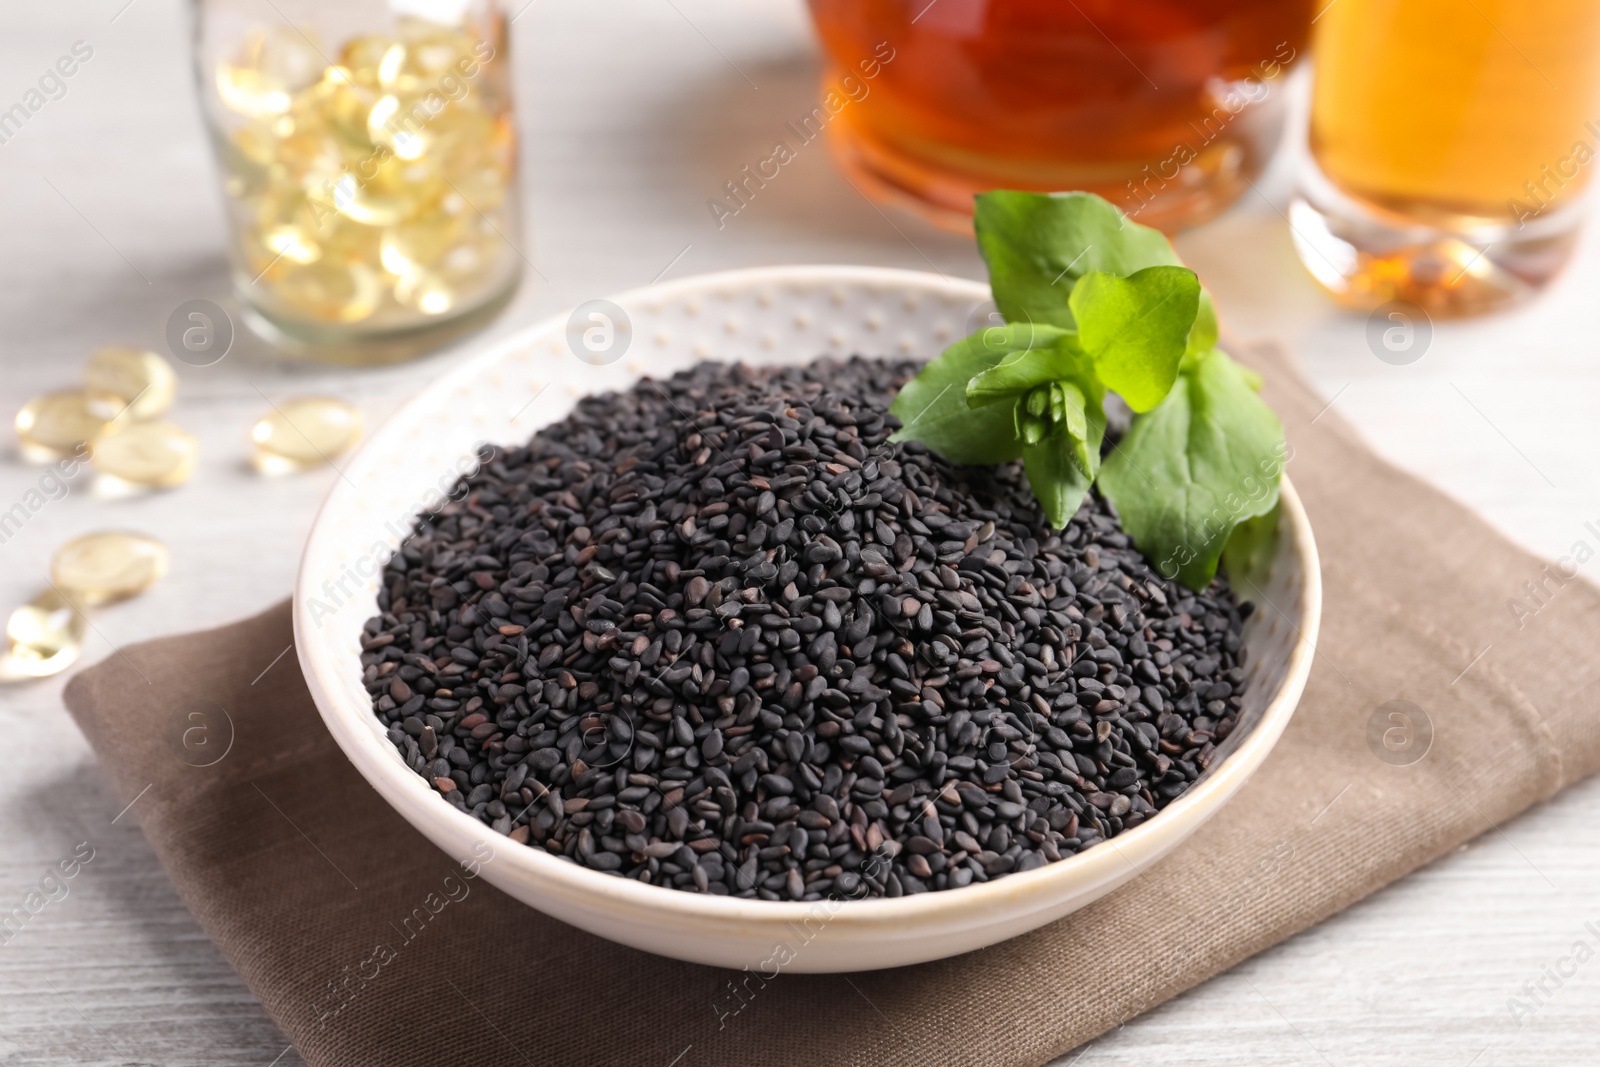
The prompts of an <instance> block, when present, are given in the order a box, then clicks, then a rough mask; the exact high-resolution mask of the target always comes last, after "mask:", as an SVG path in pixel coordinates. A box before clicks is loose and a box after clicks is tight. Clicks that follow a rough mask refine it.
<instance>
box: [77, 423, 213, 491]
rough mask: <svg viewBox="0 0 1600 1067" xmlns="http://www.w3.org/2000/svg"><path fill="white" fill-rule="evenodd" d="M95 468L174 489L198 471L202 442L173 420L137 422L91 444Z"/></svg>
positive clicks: (136, 480) (140, 483) (154, 485)
mask: <svg viewBox="0 0 1600 1067" xmlns="http://www.w3.org/2000/svg"><path fill="white" fill-rule="evenodd" d="M90 448H91V451H90V462H91V463H93V464H94V469H95V470H97V471H99V472H100V473H102V474H109V475H111V476H113V477H115V478H120V479H122V480H123V481H125V482H131V483H133V484H135V485H143V486H150V487H152V488H157V489H170V488H172V487H173V486H178V485H182V484H183V483H184V482H186V481H188V480H189V478H190V476H192V475H193V474H194V469H195V466H196V464H197V463H198V462H199V458H200V442H198V441H196V440H195V439H194V437H193V436H192V435H191V434H189V433H188V432H187V431H186V430H184V429H183V428H181V427H179V426H175V425H173V424H172V423H170V422H135V423H131V424H129V425H127V426H125V427H122V428H120V429H118V430H117V431H116V432H114V433H108V434H102V435H101V436H100V437H97V438H95V440H94V443H93V444H92V445H91V446H90Z"/></svg>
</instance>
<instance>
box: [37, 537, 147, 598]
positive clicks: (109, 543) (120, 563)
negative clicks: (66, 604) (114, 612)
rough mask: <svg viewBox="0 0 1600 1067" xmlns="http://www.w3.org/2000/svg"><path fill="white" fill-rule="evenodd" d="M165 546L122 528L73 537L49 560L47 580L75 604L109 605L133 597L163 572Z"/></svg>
mask: <svg viewBox="0 0 1600 1067" xmlns="http://www.w3.org/2000/svg"><path fill="white" fill-rule="evenodd" d="M167 563H168V555H167V548H166V546H165V545H163V544H162V543H161V542H160V541H157V540H156V539H155V538H153V537H147V536H145V535H144V534H138V533H130V532H126V531H122V530H106V531H103V532H100V533H92V534H85V535H84V536H82V537H76V538H74V539H72V540H71V541H68V542H67V543H66V544H64V545H62V546H61V547H60V548H58V549H56V554H55V555H54V556H53V557H52V558H51V560H50V580H51V581H52V582H54V583H55V584H56V586H57V587H58V588H60V589H62V590H65V591H66V592H67V593H68V594H69V595H71V596H73V597H75V598H76V599H77V600H78V602H79V603H82V604H87V605H91V606H92V605H96V604H109V603H110V602H112V601H113V600H124V599H126V598H128V597H131V596H137V595H138V594H140V593H142V592H144V591H145V590H146V589H148V588H150V586H152V585H154V584H155V582H156V580H157V579H158V578H160V577H161V576H162V575H164V574H166V573H167Z"/></svg>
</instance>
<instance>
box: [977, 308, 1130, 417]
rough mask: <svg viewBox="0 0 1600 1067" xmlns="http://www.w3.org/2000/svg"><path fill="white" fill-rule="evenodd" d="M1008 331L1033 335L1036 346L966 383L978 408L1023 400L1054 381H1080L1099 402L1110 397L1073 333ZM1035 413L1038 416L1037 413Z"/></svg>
mask: <svg viewBox="0 0 1600 1067" xmlns="http://www.w3.org/2000/svg"><path fill="white" fill-rule="evenodd" d="M1005 330H1016V331H1018V338H1021V336H1024V334H1030V336H1032V347H1029V349H1026V350H1019V352H1013V354H1010V355H1006V357H1005V358H1002V360H1000V362H998V363H995V365H994V366H992V368H989V370H987V371H984V373H981V374H976V376H974V378H973V379H971V381H970V382H968V384H966V402H968V403H970V405H971V406H974V408H978V406H982V405H989V403H997V402H1000V400H1006V398H1013V397H1016V398H1021V397H1024V395H1026V394H1029V392H1032V390H1034V389H1037V387H1040V386H1048V384H1050V382H1056V381H1070V382H1078V384H1080V389H1083V390H1085V394H1091V395H1093V397H1094V400H1096V402H1099V400H1101V397H1104V395H1106V390H1104V389H1099V387H1098V382H1096V376H1094V362H1093V360H1091V358H1090V357H1088V354H1085V352H1083V349H1080V347H1078V344H1077V338H1074V336H1072V334H1070V333H1069V331H1064V330H1058V328H1056V326H1029V325H1022V326H1005ZM1034 414H1038V411H1035V413H1034Z"/></svg>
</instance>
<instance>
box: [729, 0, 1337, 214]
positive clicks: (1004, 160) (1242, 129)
mask: <svg viewBox="0 0 1600 1067" xmlns="http://www.w3.org/2000/svg"><path fill="white" fill-rule="evenodd" d="M1318 6H1321V5H1320V4H1319V5H1318ZM810 8H811V14H812V18H813V20H814V21H815V23H816V27H817V33H818V35H819V36H820V38H821V40H822V45H823V50H824V52H825V53H826V54H827V59H828V71H827V73H826V74H825V75H824V78H823V85H822V90H823V91H822V100H821V102H820V103H819V105H818V106H817V107H816V108H814V109H813V110H812V111H811V113H810V114H808V115H805V116H803V117H801V118H800V119H799V120H798V121H794V122H791V123H790V124H789V126H788V131H789V134H790V135H792V137H793V138H794V140H791V141H790V142H789V143H791V144H792V145H793V146H794V149H795V150H798V149H799V147H800V145H803V144H807V143H809V142H810V141H811V140H812V139H814V138H815V136H817V135H818V134H820V133H821V132H822V131H823V130H824V129H826V130H827V131H828V135H829V136H828V143H829V145H830V147H831V148H832V149H833V152H834V156H835V158H836V159H837V160H838V161H839V163H840V165H841V167H842V168H843V169H844V171H845V173H846V175H847V176H849V177H850V179H851V180H852V181H853V182H854V183H856V184H857V185H858V186H859V187H860V188H861V189H862V190H863V191H865V192H867V193H870V194H872V195H874V196H875V197H877V198H878V199H881V200H886V201H892V202H898V203H901V204H903V205H905V206H908V207H910V208H912V209H913V210H915V211H918V212H919V213H921V214H923V215H924V216H926V217H927V218H929V219H930V220H931V221H933V222H935V223H937V224H939V225H942V226H945V227H947V228H950V229H954V230H958V231H967V232H970V230H971V228H972V221H971V215H972V198H973V196H974V195H975V194H977V193H981V192H984V191H986V190H989V189H1028V190H1033V191H1037V192H1058V191H1065V190H1071V189H1081V190H1085V191H1087V192H1092V193H1098V194H1099V195H1101V196H1103V197H1105V198H1106V199H1107V200H1110V201H1111V202H1112V203H1113V204H1116V205H1117V206H1119V207H1120V208H1122V210H1123V211H1124V212H1126V213H1127V214H1128V215H1130V216H1131V217H1134V218H1136V219H1138V221H1139V222H1141V223H1144V224H1146V225H1149V226H1156V227H1159V228H1161V229H1164V230H1168V231H1171V230H1175V229H1178V228H1179V227H1183V226H1190V225H1194V224H1196V223H1199V222H1203V221H1205V220H1206V219H1208V218H1210V217H1212V216H1213V215H1215V214H1217V213H1218V212H1220V211H1222V210H1223V209H1224V208H1225V207H1227V206H1228V205H1229V204H1230V203H1232V202H1233V200H1234V199H1235V198H1237V197H1238V196H1239V195H1240V194H1241V193H1242V192H1244V191H1245V190H1247V189H1249V187H1250V184H1249V183H1250V182H1251V181H1253V180H1254V178H1255V176H1256V175H1257V174H1259V173H1260V172H1261V170H1262V169H1263V167H1264V166H1265V165H1266V163H1267V161H1268V159H1270V157H1271V155H1272V153H1273V151H1274V150H1275V149H1276V147H1277V144H1278V142H1279V140H1280V138H1281V135H1282V131H1283V126H1284V119H1285V116H1286V113H1287V109H1286V107H1285V100H1286V96H1287V92H1286V88H1285V85H1284V83H1285V81H1286V80H1287V78H1288V71H1289V69H1290V67H1291V65H1293V64H1294V63H1295V62H1296V60H1297V59H1298V57H1299V56H1300V54H1301V53H1302V52H1303V51H1304V50H1305V39H1306V36H1307V29H1308V26H1309V24H1310V22H1311V17H1312V10H1311V3H1310V0H1073V2H1063V0H936V2H934V3H930V2H929V0H810ZM786 140H789V138H787V137H786ZM796 141H797V142H798V143H795V142H796ZM780 162H781V160H780ZM737 206H738V205H731V206H730V210H732V209H736V208H737Z"/></svg>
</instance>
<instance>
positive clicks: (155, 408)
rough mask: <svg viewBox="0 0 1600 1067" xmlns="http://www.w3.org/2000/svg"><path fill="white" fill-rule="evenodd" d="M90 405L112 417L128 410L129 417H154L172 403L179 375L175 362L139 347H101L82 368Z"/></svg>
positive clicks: (97, 411)
mask: <svg viewBox="0 0 1600 1067" xmlns="http://www.w3.org/2000/svg"><path fill="white" fill-rule="evenodd" d="M83 384H84V385H85V386H87V387H88V391H89V393H90V398H91V399H90V406H91V407H92V408H93V409H94V411H95V412H96V413H97V414H100V415H103V416H104V417H106V418H108V419H110V418H115V417H116V416H118V415H120V414H121V413H122V411H123V409H126V410H127V413H128V415H129V417H130V418H133V419H136V420H140V421H142V420H145V419H153V418H155V417H156V416H158V415H161V414H164V413H165V412H166V410H167V409H168V408H170V407H172V398H173V397H174V396H176V395H177V392H178V376H177V374H175V373H173V370H172V364H170V363H168V362H167V361H166V360H164V359H162V358H161V357H160V356H158V355H156V354H155V353H154V352H147V351H144V350H143V349H138V348H115V347H112V348H102V349H99V350H98V351H96V352H95V354H94V355H93V356H91V357H90V359H89V364H88V366H86V367H85V368H84V370H83Z"/></svg>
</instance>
